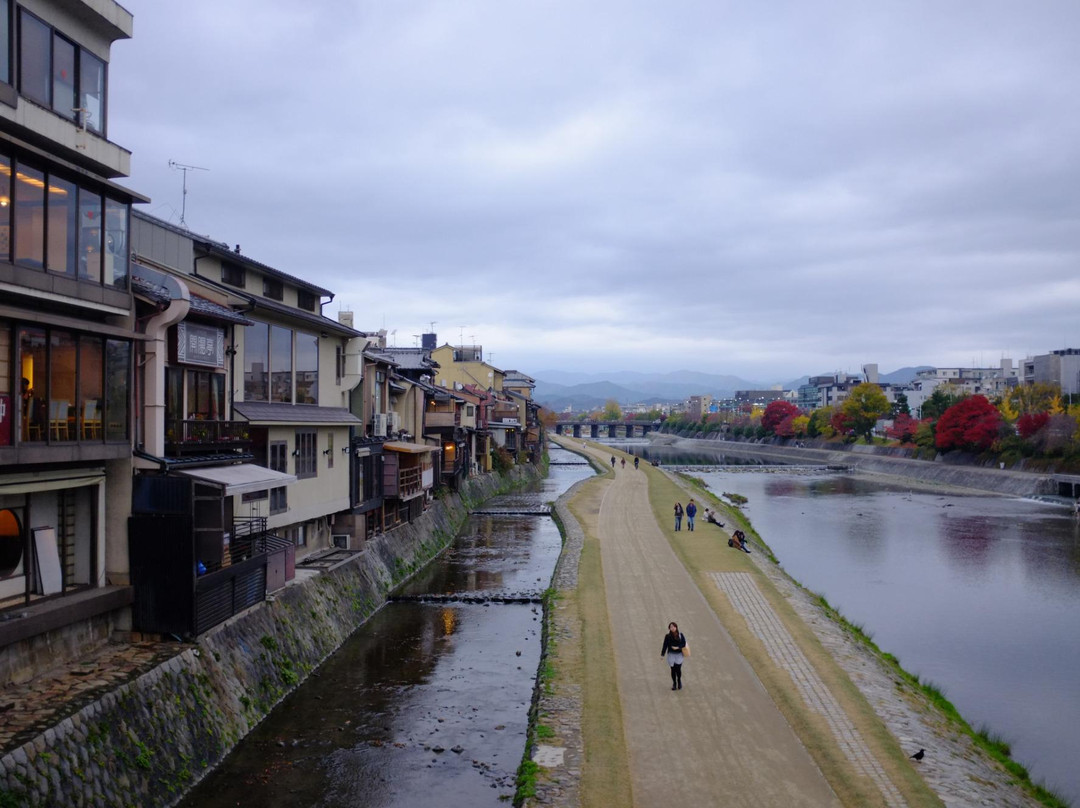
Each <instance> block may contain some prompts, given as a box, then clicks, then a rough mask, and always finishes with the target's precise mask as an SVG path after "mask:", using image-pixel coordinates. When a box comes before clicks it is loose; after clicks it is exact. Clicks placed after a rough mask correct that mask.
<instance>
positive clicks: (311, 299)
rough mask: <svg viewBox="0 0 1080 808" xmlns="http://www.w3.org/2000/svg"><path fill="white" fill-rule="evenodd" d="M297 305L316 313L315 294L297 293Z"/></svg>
mask: <svg viewBox="0 0 1080 808" xmlns="http://www.w3.org/2000/svg"><path fill="white" fill-rule="evenodd" d="M296 305H297V306H298V307H299V308H301V309H306V310H307V311H315V294H314V293H313V292H306V291H303V290H301V291H299V292H297V293H296Z"/></svg>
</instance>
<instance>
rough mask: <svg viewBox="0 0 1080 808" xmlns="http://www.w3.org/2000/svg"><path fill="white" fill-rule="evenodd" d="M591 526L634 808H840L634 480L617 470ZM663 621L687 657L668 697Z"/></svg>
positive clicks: (639, 478)
mask: <svg viewBox="0 0 1080 808" xmlns="http://www.w3.org/2000/svg"><path fill="white" fill-rule="evenodd" d="M598 522H599V524H598V538H599V541H600V545H601V552H602V559H603V568H604V584H605V587H606V590H607V605H608V614H609V619H610V621H611V629H612V637H613V642H614V649H615V659H616V668H617V671H616V675H617V678H618V685H619V693H620V697H621V699H622V705H623V719H624V723H625V734H626V742H627V746H628V752H629V757H630V770H631V776H632V778H633V793H634V803H635V805H637V806H643V807H645V808H652V806H657V807H659V806H671V805H725V806H755V805H756V806H778V805H783V806H830V805H839V801H838V800H837V798H836V797H835V795H834V794H833V792H832V790H831V789H830V787H829V785H828V783H827V782H826V781H825V778H824V777H823V776H822V774H821V772H820V770H819V769H818V767H817V765H816V764H815V763H814V761H813V760H812V759H811V758H810V755H809V754H808V753H807V751H806V749H805V748H804V747H803V745H802V743H801V742H800V741H799V739H798V738H797V737H796V736H795V733H794V732H793V731H792V729H791V728H790V726H789V725H788V724H787V722H786V721H785V719H784V717H783V715H782V714H781V713H780V711H779V710H778V709H777V707H776V705H775V704H774V703H773V701H772V699H771V698H770V697H769V695H768V693H767V692H766V691H765V689H764V687H763V686H762V684H761V682H760V681H759V680H758V678H757V676H756V675H755V674H754V671H753V670H752V669H751V668H750V666H749V664H748V663H747V662H746V660H745V659H744V658H743V656H742V654H741V653H740V652H739V650H738V648H737V647H736V646H735V644H734V642H733V641H732V639H731V637H730V636H729V634H728V633H727V631H726V630H725V629H724V627H723V625H722V624H721V623H720V620H719V618H718V617H717V616H716V614H715V612H714V611H713V609H712V608H711V607H710V606H709V604H708V603H707V602H706V601H705V599H704V597H703V596H702V594H701V592H699V591H698V589H697V586H696V585H695V584H694V582H693V580H692V579H691V577H690V575H689V573H688V572H687V571H686V569H685V567H684V566H683V565H682V563H681V562H680V561H679V560H678V558H676V556H675V554H674V552H673V551H672V549H671V546H670V545H669V543H668V540H667V538H666V537H665V536H664V534H663V533H662V532H661V530H660V528H659V526H658V525H657V524H656V521H655V518H654V516H653V513H652V511H651V508H650V506H649V501H648V486H647V482H646V476H645V474H644V473H643V471H638V470H635V469H634V468H633V467H631V466H628V467H626V468H622V467H620V468H618V469H617V470H616V474H615V478H614V480H612V481H611V483H610V484H609V486H608V488H607V491H606V492H605V494H604V497H603V501H602V504H601V507H600V513H599V516H598ZM684 529H685V526H684ZM672 620H674V621H676V622H677V623H678V624H679V628H680V629H681V630H682V632H683V633H684V634H685V635H686V638H687V641H688V643H689V645H690V649H691V657H690V659H688V660H687V662H686V664H685V666H684V673H683V680H684V689H683V690H681V691H676V692H673V691H672V690H671V678H670V675H669V672H668V667H667V663H666V661H665V660H664V659H663V658H661V656H660V648H661V644H662V642H663V636H664V633H665V631H666V630H667V624H668V622H669V621H672Z"/></svg>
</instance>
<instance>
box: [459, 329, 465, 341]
mask: <svg viewBox="0 0 1080 808" xmlns="http://www.w3.org/2000/svg"><path fill="white" fill-rule="evenodd" d="M464 344H465V326H463V325H459V326H458V345H464Z"/></svg>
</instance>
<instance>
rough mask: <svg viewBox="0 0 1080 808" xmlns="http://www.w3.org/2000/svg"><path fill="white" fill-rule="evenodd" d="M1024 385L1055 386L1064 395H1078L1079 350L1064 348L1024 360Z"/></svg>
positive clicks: (1079, 374)
mask: <svg viewBox="0 0 1080 808" xmlns="http://www.w3.org/2000/svg"><path fill="white" fill-rule="evenodd" d="M1023 373H1024V384H1035V383H1036V382H1038V383H1042V384H1056V385H1058V386H1059V387H1060V388H1061V392H1062V393H1065V394H1066V395H1073V394H1075V393H1080V348H1064V349H1062V350H1060V351H1051V352H1050V353H1048V354H1041V355H1039V356H1033V357H1029V358H1028V359H1025V360H1024V370H1023Z"/></svg>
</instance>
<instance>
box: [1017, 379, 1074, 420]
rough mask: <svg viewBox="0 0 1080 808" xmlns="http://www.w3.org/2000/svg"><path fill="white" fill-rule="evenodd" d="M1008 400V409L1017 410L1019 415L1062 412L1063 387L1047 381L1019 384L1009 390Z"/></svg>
mask: <svg viewBox="0 0 1080 808" xmlns="http://www.w3.org/2000/svg"><path fill="white" fill-rule="evenodd" d="M1006 401H1007V402H1008V409H1010V410H1011V411H1013V412H1015V413H1016V415H1017V416H1021V415H1030V414H1033V413H1036V412H1048V413H1050V414H1051V415H1056V414H1057V413H1059V412H1061V388H1060V387H1058V386H1057V385H1056V384H1047V383H1045V382H1036V383H1035V384H1018V385H1017V386H1016V387H1013V388H1012V389H1010V390H1009V394H1008V396H1006Z"/></svg>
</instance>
